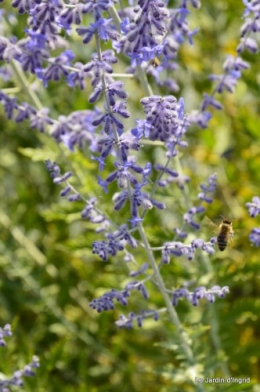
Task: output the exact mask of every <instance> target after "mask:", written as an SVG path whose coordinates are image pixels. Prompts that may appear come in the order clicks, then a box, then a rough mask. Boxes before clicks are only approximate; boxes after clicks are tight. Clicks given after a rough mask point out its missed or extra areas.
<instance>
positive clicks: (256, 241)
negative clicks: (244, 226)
mask: <svg viewBox="0 0 260 392" xmlns="http://www.w3.org/2000/svg"><path fill="white" fill-rule="evenodd" d="M249 240H250V242H252V244H253V245H254V246H260V227H255V228H254V229H252V230H251V233H250V234H249Z"/></svg>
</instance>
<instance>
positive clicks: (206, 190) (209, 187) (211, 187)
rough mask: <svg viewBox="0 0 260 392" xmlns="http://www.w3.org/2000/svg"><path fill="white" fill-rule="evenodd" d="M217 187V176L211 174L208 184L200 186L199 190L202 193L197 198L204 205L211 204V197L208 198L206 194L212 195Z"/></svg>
mask: <svg viewBox="0 0 260 392" xmlns="http://www.w3.org/2000/svg"><path fill="white" fill-rule="evenodd" d="M216 187H217V175H216V173H215V174H212V175H211V176H210V177H209V179H208V184H201V185H200V188H201V189H202V192H200V193H199V194H198V198H199V199H200V200H202V201H205V202H206V203H208V204H210V203H212V201H213V199H212V197H209V196H208V194H210V193H213V192H214V191H215V189H216Z"/></svg>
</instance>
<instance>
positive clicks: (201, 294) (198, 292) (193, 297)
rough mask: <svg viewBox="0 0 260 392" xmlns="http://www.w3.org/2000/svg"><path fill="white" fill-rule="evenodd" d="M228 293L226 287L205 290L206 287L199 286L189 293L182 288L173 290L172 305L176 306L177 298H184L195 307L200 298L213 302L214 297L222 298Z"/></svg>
mask: <svg viewBox="0 0 260 392" xmlns="http://www.w3.org/2000/svg"><path fill="white" fill-rule="evenodd" d="M227 293H229V288H228V286H223V287H222V288H221V287H220V286H213V287H212V288H211V289H209V290H207V289H206V287H204V286H201V287H198V288H196V289H195V290H194V291H193V292H190V291H189V290H188V289H187V288H185V287H183V288H180V289H178V290H175V291H174V292H173V294H172V304H173V305H174V306H177V304H178V301H179V298H186V299H187V300H188V301H189V302H190V303H191V304H192V305H193V306H197V305H198V303H199V300H201V299H202V298H205V299H207V300H208V301H209V302H214V301H215V296H216V295H217V296H218V297H220V298H224V297H225V296H226V294H227Z"/></svg>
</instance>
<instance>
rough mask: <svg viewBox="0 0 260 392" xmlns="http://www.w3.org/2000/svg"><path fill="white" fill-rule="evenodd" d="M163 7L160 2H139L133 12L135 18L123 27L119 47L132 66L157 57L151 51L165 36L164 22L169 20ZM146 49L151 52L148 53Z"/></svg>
mask: <svg viewBox="0 0 260 392" xmlns="http://www.w3.org/2000/svg"><path fill="white" fill-rule="evenodd" d="M164 5H165V4H164V3H163V2H162V1H160V0H150V1H144V0H139V1H138V6H137V7H136V8H135V10H134V11H135V17H134V18H133V20H132V21H131V23H129V24H128V25H125V26H124V28H125V32H126V34H125V35H124V36H123V37H122V38H121V41H120V47H121V48H122V49H123V51H124V52H125V53H126V54H127V55H128V56H130V57H131V60H132V62H133V63H134V64H135V63H136V64H141V63H142V61H143V60H144V59H145V60H147V59H149V60H151V59H153V58H154V57H155V56H156V55H157V53H156V52H154V51H153V49H154V48H156V47H157V45H158V44H160V43H161V42H160V41H161V37H163V36H164V35H165V34H166V31H167V30H166V21H167V19H168V18H169V11H168V10H167V8H165V6H164ZM147 48H148V49H152V50H151V51H149V52H148V51H147V50H146V49H147ZM159 50H160V49H159ZM148 54H150V56H151V57H150V58H149V57H148Z"/></svg>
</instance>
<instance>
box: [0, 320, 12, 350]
mask: <svg viewBox="0 0 260 392" xmlns="http://www.w3.org/2000/svg"><path fill="white" fill-rule="evenodd" d="M8 336H12V331H11V325H10V324H6V325H5V326H4V328H1V327H0V346H2V347H4V346H6V343H5V340H4V338H5V337H8Z"/></svg>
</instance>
